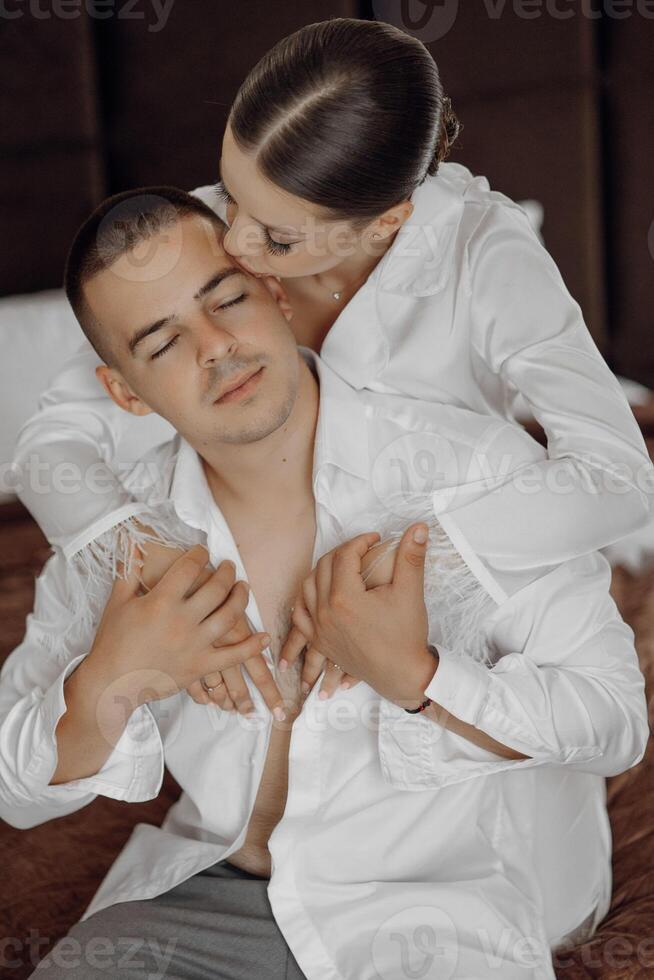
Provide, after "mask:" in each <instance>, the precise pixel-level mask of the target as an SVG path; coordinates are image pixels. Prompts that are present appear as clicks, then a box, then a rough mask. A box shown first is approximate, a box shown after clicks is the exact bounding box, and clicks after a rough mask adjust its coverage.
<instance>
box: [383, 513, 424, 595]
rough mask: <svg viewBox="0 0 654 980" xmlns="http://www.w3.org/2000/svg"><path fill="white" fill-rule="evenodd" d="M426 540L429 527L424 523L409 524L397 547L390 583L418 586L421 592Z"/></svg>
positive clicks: (422, 588) (422, 589)
mask: <svg viewBox="0 0 654 980" xmlns="http://www.w3.org/2000/svg"><path fill="white" fill-rule="evenodd" d="M428 540H429V528H428V527H427V525H426V524H423V523H419V524H410V525H409V527H408V528H407V529H406V531H405V532H404V534H403V535H402V540H401V541H400V544H399V546H398V549H397V556H396V558H395V568H394V569H393V581H392V585H396V584H397V585H399V586H402V587H407V586H408V587H409V588H411V587H412V586H413V587H416V588H417V587H419V588H420V590H421V594H422V592H423V591H424V575H425V557H426V555H427V541H428Z"/></svg>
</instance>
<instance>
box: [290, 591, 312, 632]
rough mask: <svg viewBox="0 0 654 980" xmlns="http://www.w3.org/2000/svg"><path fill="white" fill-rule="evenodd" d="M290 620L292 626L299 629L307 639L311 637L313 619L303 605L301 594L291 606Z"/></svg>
mask: <svg viewBox="0 0 654 980" xmlns="http://www.w3.org/2000/svg"><path fill="white" fill-rule="evenodd" d="M291 621H292V623H293V626H295V627H296V628H297V629H299V631H300V633H303V634H304V636H305V637H306V639H307V640H310V639H311V637H312V636H313V633H314V629H313V620H312V618H311V616H310V615H309V610H308V609H307V607H306V606H305V604H304V599H303V597H302V596H300V597H299V598H298V600H297V602H296V603H295V605H294V607H293V613H292V615H291Z"/></svg>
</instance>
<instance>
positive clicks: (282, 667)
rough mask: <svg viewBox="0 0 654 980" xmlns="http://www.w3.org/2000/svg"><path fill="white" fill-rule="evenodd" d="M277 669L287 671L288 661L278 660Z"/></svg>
mask: <svg viewBox="0 0 654 980" xmlns="http://www.w3.org/2000/svg"><path fill="white" fill-rule="evenodd" d="M279 669H280V670H287V669H288V660H280V661H279Z"/></svg>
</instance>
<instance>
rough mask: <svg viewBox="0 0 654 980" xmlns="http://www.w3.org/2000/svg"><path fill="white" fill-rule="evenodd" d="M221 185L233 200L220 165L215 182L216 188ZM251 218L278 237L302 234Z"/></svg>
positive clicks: (288, 227) (289, 227) (289, 228)
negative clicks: (274, 232)
mask: <svg viewBox="0 0 654 980" xmlns="http://www.w3.org/2000/svg"><path fill="white" fill-rule="evenodd" d="M221 184H222V186H223V187H224V189H225V190H226V191H227V193H228V194H229V196H230V197H231V199H232V200H234V196H233V194H232V193H231V192H230V190H229V187H228V186H227V184H226V183H225V178H224V177H223V174H222V170H221V169H220V164H218V180H217V181H216V186H217V187H220V185H221ZM252 218H253V220H254V221H256V223H257V224H258V225H261V227H262V228H265V229H267V230H268V231H276V232H277V233H278V234H279V235H289V234H293V235H301V234H302V232H300V231H297V229H295V228H293V229H291V226H290V225H288V226H287V227H286V228H277V227H276V226H275V225H267V224H266V222H265V221H259V219H258V218H255V217H254V215H252Z"/></svg>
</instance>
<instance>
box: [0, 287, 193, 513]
mask: <svg viewBox="0 0 654 980" xmlns="http://www.w3.org/2000/svg"><path fill="white" fill-rule="evenodd" d="M82 343H88V341H87V340H86V338H85V336H84V333H83V331H82V329H81V327H80V325H79V324H78V322H77V320H76V319H75V314H74V313H73V311H72V308H71V306H70V303H69V302H68V300H67V299H66V294H65V293H64V291H63V289H50V290H46V291H44V292H41V293H31V294H26V295H24V296H8V297H5V298H2V299H0V351H2V356H1V357H0V503H6V502H8V501H10V500H15V499H16V497H15V494H14V493H13V492H12V489H11V488H12V483H11V474H10V472H9V467H10V465H11V460H12V458H13V455H14V447H15V443H16V436H17V435H18V431H19V429H20V428H21V427H22V426H23V425H24V423H25V422H26V421H27V420H28V419H29V418H30V416H31V415H33V414H34V412H36V410H37V408H38V403H39V399H40V397H41V395H42V394H43V392H44V391H45V390H46V389H47V388H48V387H49V385H50V382H51V381H52V379H53V378H54V376H55V375H56V374H57V372H58V371H59V369H60V368H61V367H62V365H63V363H64V362H65V361H66V360H67V359H68V358H69V357H70V355H71V354H73V353H74V352H75V351H76V350H77V349H78V348H79V346H80V344H82ZM173 434H174V429H173V427H172V426H171V425H170V423H169V422H167V421H166V420H165V419H163V418H161V416H159V415H155V414H152V415H148V416H146V417H144V418H140V419H138V425H135V426H129V428H128V431H127V434H126V436H125V438H124V439H123V440H122V441H121V443H120V445H119V446H118V447H117V456H118V458H119V459H120V460H121V464H123V463H128V462H130V461H133V462H136V460H137V459H138V458H139V456H140V455H141V453H143V452H144V451H147V450H148V449H149V448H150V447H151V446H154V445H157V444H158V443H160V442H164V441H165V440H167V439H170V437H171V436H172V435H173Z"/></svg>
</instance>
